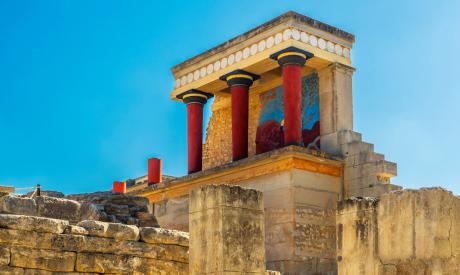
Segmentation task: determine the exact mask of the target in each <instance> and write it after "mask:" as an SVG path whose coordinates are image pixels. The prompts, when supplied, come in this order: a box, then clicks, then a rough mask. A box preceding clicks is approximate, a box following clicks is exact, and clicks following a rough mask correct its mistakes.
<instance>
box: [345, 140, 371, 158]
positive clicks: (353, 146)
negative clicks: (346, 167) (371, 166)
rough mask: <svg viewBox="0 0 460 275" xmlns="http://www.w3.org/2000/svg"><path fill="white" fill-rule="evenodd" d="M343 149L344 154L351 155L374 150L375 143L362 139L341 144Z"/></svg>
mask: <svg viewBox="0 0 460 275" xmlns="http://www.w3.org/2000/svg"><path fill="white" fill-rule="evenodd" d="M341 150H342V155H344V156H351V155H355V154H359V153H362V152H373V151H374V144H372V143H367V142H362V141H355V142H351V143H347V144H343V145H342V146H341Z"/></svg>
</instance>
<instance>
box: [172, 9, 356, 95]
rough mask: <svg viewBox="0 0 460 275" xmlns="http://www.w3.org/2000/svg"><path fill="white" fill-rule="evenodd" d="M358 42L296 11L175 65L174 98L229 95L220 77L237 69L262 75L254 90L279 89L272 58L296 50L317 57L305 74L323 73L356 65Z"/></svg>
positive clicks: (275, 64)
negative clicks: (354, 52) (330, 67)
mask: <svg viewBox="0 0 460 275" xmlns="http://www.w3.org/2000/svg"><path fill="white" fill-rule="evenodd" d="M354 39H355V38H354V36H353V35H352V34H350V33H347V32H345V31H343V30H340V29H338V28H335V27H332V26H330V25H328V24H325V23H322V22H319V21H317V20H314V19H312V18H309V17H307V16H304V15H301V14H298V13H295V12H292V11H290V12H287V13H285V14H283V15H281V16H278V17H276V18H274V19H273V20H270V21H268V22H266V23H265V24H262V25H260V26H258V27H256V28H254V29H252V30H250V31H248V32H246V33H244V34H241V35H239V36H237V37H235V38H233V39H230V40H229V41H227V42H225V43H223V44H221V45H219V46H217V47H214V48H212V49H210V50H208V51H206V52H204V53H201V54H199V55H197V56H195V57H192V58H190V59H188V60H186V61H184V62H182V63H181V64H178V65H176V66H174V67H173V68H172V69H171V71H172V73H173V75H174V79H175V86H174V90H173V91H172V92H171V98H172V99H177V95H180V94H181V93H183V92H186V91H189V90H191V89H198V90H203V91H206V92H209V93H213V94H215V95H216V94H219V93H221V92H225V91H226V90H227V89H228V87H227V85H226V84H225V83H224V82H222V81H220V80H219V78H220V77H221V76H222V75H225V74H227V73H230V72H232V71H234V70H237V69H242V70H245V71H249V72H251V73H254V74H257V75H260V76H262V77H261V78H260V81H257V82H256V83H254V86H253V87H252V90H260V89H262V90H263V89H264V88H271V87H273V85H278V84H274V83H272V85H270V83H269V81H270V80H273V77H272V76H271V75H270V74H272V75H274V76H279V74H280V73H279V72H277V71H276V70H277V68H278V67H279V65H278V64H277V62H276V61H275V60H273V59H271V58H270V56H271V55H272V54H274V53H276V52H279V51H281V50H283V49H286V48H288V47H292V46H293V47H296V48H298V49H302V50H304V51H306V52H309V53H312V54H313V55H314V57H313V58H312V59H311V60H309V61H308V64H307V66H306V68H307V69H304V70H308V69H310V70H311V69H315V70H319V69H321V68H324V67H326V66H327V65H329V64H331V63H340V64H343V65H346V66H351V64H352V63H351V58H350V52H351V49H352V47H353V43H354ZM274 71H275V72H274ZM264 75H265V76H268V77H263V76H264Z"/></svg>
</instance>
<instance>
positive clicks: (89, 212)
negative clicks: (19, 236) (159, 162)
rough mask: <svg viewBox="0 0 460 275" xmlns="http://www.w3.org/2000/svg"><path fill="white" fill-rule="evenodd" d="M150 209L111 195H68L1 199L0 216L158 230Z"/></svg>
mask: <svg viewBox="0 0 460 275" xmlns="http://www.w3.org/2000/svg"><path fill="white" fill-rule="evenodd" d="M68 198H71V199H68ZM149 208H150V205H149V201H148V199H147V198H144V197H135V196H127V195H124V194H112V193H110V192H98V193H91V194H80V195H69V196H66V198H56V197H48V196H39V197H33V198H28V197H20V196H3V197H0V213H4V214H18V215H29V216H37V217H47V218H54V219H64V220H69V221H70V223H72V224H75V223H77V222H79V221H82V220H98V221H106V222H114V223H124V224H133V225H138V226H143V227H146V226H153V227H159V225H158V222H157V220H156V219H155V216H153V215H152V214H151V210H150V209H149Z"/></svg>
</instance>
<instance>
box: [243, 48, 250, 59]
mask: <svg viewBox="0 0 460 275" xmlns="http://www.w3.org/2000/svg"><path fill="white" fill-rule="evenodd" d="M250 53H251V50H250V49H249V48H244V50H243V59H246V58H248V57H249V54H250Z"/></svg>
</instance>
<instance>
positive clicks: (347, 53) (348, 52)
mask: <svg viewBox="0 0 460 275" xmlns="http://www.w3.org/2000/svg"><path fill="white" fill-rule="evenodd" d="M343 56H345V57H346V58H349V57H350V50H349V49H348V48H345V49H343Z"/></svg>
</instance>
